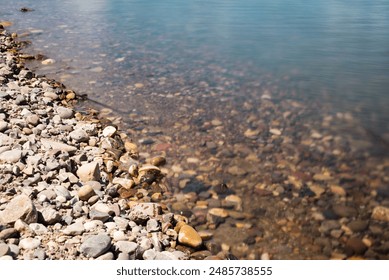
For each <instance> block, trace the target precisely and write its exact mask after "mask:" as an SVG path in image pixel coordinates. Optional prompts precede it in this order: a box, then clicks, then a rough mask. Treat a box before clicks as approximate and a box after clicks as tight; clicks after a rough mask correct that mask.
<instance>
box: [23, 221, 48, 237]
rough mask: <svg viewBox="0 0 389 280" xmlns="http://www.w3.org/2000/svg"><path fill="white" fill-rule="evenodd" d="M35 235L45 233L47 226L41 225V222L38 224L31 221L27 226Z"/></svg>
mask: <svg viewBox="0 0 389 280" xmlns="http://www.w3.org/2000/svg"><path fill="white" fill-rule="evenodd" d="M28 227H29V228H30V229H31V230H32V231H33V232H34V233H35V234H36V235H44V234H45V233H47V231H48V230H47V228H46V227H45V226H44V225H42V224H38V223H31V224H30V225H29V226H28Z"/></svg>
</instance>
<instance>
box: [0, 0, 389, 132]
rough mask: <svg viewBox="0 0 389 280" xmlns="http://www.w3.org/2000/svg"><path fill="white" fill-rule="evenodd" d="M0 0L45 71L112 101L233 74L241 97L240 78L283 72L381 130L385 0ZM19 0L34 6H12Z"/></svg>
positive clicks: (386, 100) (387, 79)
mask: <svg viewBox="0 0 389 280" xmlns="http://www.w3.org/2000/svg"><path fill="white" fill-rule="evenodd" d="M0 3H1V8H0V18H1V19H2V20H9V21H11V22H13V26H12V27H11V29H12V30H15V31H18V32H20V33H23V32H26V31H28V32H30V35H29V37H28V39H29V40H31V41H32V42H33V48H34V49H35V50H36V51H40V52H42V53H43V54H45V55H47V56H49V57H51V58H54V59H55V60H56V61H58V62H62V69H60V70H58V67H57V68H48V69H47V70H46V72H48V73H50V71H51V72H53V73H56V74H58V73H60V74H62V76H63V78H64V80H66V75H65V74H66V73H67V74H69V75H70V76H69V77H72V75H73V76H74V75H77V78H76V79H67V80H66V84H68V85H70V86H73V87H75V88H76V89H77V90H78V91H82V92H86V93H88V94H89V95H90V96H91V98H94V99H97V100H100V101H102V102H107V103H109V104H111V105H113V106H119V107H120V106H121V105H120V103H121V98H120V97H121V95H122V94H123V91H125V90H126V89H127V86H128V85H131V84H134V83H136V82H142V83H144V82H145V81H146V82H147V79H148V78H153V79H156V78H161V77H163V78H164V79H168V80H169V79H170V80H174V79H176V80H181V83H178V82H177V83H174V82H173V83H171V84H170V86H169V88H164V87H163V86H161V87H160V91H161V92H173V93H174V92H177V91H180V87H182V86H183V85H187V84H192V85H193V84H199V83H201V82H206V83H207V84H208V85H210V86H213V87H214V88H217V87H218V86H219V85H220V82H221V81H225V79H228V78H231V77H233V78H234V83H235V87H234V91H236V93H237V94H238V95H239V94H240V95H241V97H242V98H245V93H244V90H241V89H242V88H244V86H245V85H246V84H248V83H254V84H255V83H257V84H260V83H261V82H263V80H264V77H270V78H269V79H273V78H274V79H282V78H285V77H287V79H286V80H287V81H288V83H290V84H291V85H293V86H296V90H297V95H298V94H299V92H300V93H303V94H304V95H307V96H312V97H315V98H321V95H322V94H323V93H325V98H327V99H330V100H332V101H330V102H332V105H333V107H334V110H339V111H352V112H353V113H354V114H355V115H357V116H358V117H359V119H360V120H361V121H362V122H365V125H366V126H368V127H370V128H372V129H373V128H374V130H375V131H378V132H377V133H378V134H381V133H387V132H388V131H389V126H388V123H389V117H388V116H389V114H388V113H387V112H388V109H389V96H388V95H389V92H388V89H389V28H388V26H389V2H388V1H386V0H376V1H366V0H355V1H349V0H336V1H335V0H326V1H324V0H318V1H308V0H299V1H286V0H243V1H233V0H207V1H205V0H191V1H180V0H164V1H160V0H149V1H141V0H115V1H107V0H83V1H78V0H41V1H32V0H15V1H5V0H0ZM24 6H25V7H28V8H31V9H34V11H33V12H30V13H21V12H20V11H19V9H20V8H21V7H24ZM59 65H60V64H59ZM86 70H88V71H86ZM85 71H86V72H87V74H85ZM215 72H217V74H215ZM215 75H217V78H216V76H215ZM178 77H179V78H178ZM174 84H176V88H175V85H174ZM143 90H144V91H147V90H152V91H155V90H158V89H156V88H152V89H151V88H150V89H148V88H147V87H145V88H144V89H143ZM192 92H193V95H194V97H195V94H196V90H193V91H192ZM261 94H262V93H261ZM323 98H324V96H323ZM115 100H116V102H117V103H118V104H116V105H115Z"/></svg>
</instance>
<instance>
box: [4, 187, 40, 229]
mask: <svg viewBox="0 0 389 280" xmlns="http://www.w3.org/2000/svg"><path fill="white" fill-rule="evenodd" d="M18 219H21V220H22V221H24V222H26V223H27V224H31V223H36V222H37V220H38V213H37V211H36V208H35V206H34V204H33V202H32V201H31V199H30V198H29V197H28V196H26V195H23V194H22V195H18V196H15V197H14V198H13V199H12V200H11V201H10V202H9V203H8V204H7V206H6V207H5V209H4V211H2V212H0V223H3V224H12V223H14V222H15V221H16V220H18Z"/></svg>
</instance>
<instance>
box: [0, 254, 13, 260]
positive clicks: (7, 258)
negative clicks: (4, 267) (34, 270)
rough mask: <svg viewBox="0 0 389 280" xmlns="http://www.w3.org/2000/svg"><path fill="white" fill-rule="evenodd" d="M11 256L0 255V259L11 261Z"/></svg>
mask: <svg viewBox="0 0 389 280" xmlns="http://www.w3.org/2000/svg"><path fill="white" fill-rule="evenodd" d="M12 260H13V258H12V257H11V256H9V255H6V256H2V257H0V261H12Z"/></svg>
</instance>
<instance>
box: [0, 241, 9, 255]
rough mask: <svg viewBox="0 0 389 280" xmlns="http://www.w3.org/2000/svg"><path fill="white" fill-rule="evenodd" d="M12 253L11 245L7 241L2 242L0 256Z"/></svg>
mask: <svg viewBox="0 0 389 280" xmlns="http://www.w3.org/2000/svg"><path fill="white" fill-rule="evenodd" d="M9 253H10V249H9V246H8V245H7V244H5V243H0V257H2V256H5V255H8V254H9Z"/></svg>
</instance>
